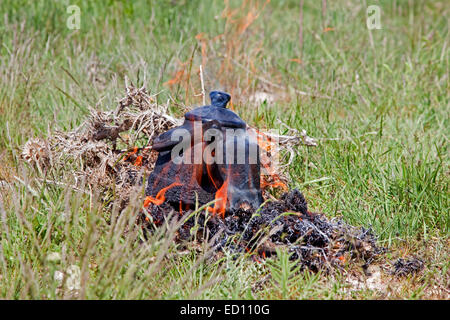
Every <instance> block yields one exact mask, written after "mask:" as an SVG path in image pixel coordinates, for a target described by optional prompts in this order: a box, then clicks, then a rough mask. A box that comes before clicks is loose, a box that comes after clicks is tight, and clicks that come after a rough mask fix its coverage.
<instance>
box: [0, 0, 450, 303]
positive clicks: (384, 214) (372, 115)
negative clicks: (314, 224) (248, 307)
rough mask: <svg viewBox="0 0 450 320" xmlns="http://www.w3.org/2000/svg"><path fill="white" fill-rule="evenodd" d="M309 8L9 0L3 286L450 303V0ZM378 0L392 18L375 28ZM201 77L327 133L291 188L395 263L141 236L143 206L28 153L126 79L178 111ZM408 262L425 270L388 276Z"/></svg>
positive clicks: (293, 4)
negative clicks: (326, 260) (42, 166)
mask: <svg viewBox="0 0 450 320" xmlns="http://www.w3.org/2000/svg"><path fill="white" fill-rule="evenodd" d="M301 2H303V1H289V0H286V1H271V2H268V1H267V2H266V1H264V0H260V1H257V0H254V1H219V0H218V1H202V2H200V1H198V2H197V1H183V0H178V1H177V0H174V1H170V2H168V1H153V2H151V4H148V3H147V2H146V1H134V2H132V3H131V2H130V3H129V2H127V1H97V2H87V1H58V2H52V1H44V0H40V1H26V0H20V1H18V0H15V1H13V0H3V1H1V3H0V16H1V17H2V20H1V22H0V39H1V43H2V46H1V47H0V115H1V116H0V219H1V225H2V227H1V231H0V269H1V270H2V271H1V273H0V297H4V298H44V299H46V298H63V297H79V298H100V299H118V298H130V299H135V298H150V299H153V298H217V299H228V298H268V299H278V298H289V299H330V298H338V299H340V298H344V299H355V298H358V299H378V298H401V299H448V298H449V289H448V288H449V274H448V267H449V252H448V248H449V206H448V199H449V190H448V187H449V179H448V177H449V159H448V133H449V132H448V128H449V121H448V118H449V111H450V108H449V92H450V90H449V20H448V16H449V14H450V6H449V4H448V2H447V1H431V0H430V1H414V0H409V1H406V0H405V1H402V0H397V1H369V0H368V1H356V0H354V1H352V0H345V1H344V0H339V1H322V2H321V1H304V5H303V10H300V3H301ZM324 2H325V3H327V6H326V8H325V7H323V3H324ZM73 4H74V5H77V6H78V7H79V8H80V12H79V13H80V28H79V29H71V28H69V27H71V26H72V24H71V22H73V21H75V22H76V20H73V19H72V18H73V16H72V15H73V14H76V11H69V12H68V11H67V8H68V7H69V6H70V5H73ZM372 4H373V5H377V6H378V8H379V9H380V16H379V17H380V26H381V29H371V30H369V29H368V27H367V24H366V20H367V12H366V9H367V6H369V5H372ZM301 11H302V14H300V12H301ZM301 17H302V18H301ZM68 19H69V21H68ZM68 22H69V23H68ZM300 26H301V27H300ZM200 65H201V66H202V69H201V72H200ZM200 75H202V76H203V78H204V79H203V84H204V87H205V90H206V91H208V90H212V89H223V90H226V91H228V92H230V93H231V95H232V108H233V109H234V110H235V111H236V112H237V113H239V115H240V116H241V117H242V118H243V119H245V120H246V121H247V122H248V123H250V124H252V125H253V126H257V127H259V128H264V129H272V128H273V129H281V130H282V128H283V126H282V124H280V122H279V120H281V121H282V122H284V123H286V124H287V125H288V126H290V127H292V128H295V129H298V130H302V129H304V130H306V132H307V133H308V135H309V136H311V137H314V138H316V139H317V140H318V146H317V147H307V146H300V147H298V148H297V150H296V151H297V155H296V156H295V158H294V160H293V162H292V163H291V165H290V166H289V168H288V172H287V173H288V175H289V181H290V185H289V187H290V188H299V189H300V190H301V191H302V192H303V193H304V195H305V198H306V199H307V200H308V205H309V208H311V209H312V210H313V211H316V212H323V213H324V214H325V215H327V216H328V217H330V218H332V217H342V218H343V219H344V221H346V222H347V223H350V224H352V225H355V226H364V227H372V228H373V230H374V232H375V233H376V234H377V235H378V236H379V241H380V244H383V245H385V246H387V247H389V252H388V253H387V255H386V259H384V260H383V263H381V262H380V265H375V266H374V270H370V271H369V272H368V273H367V274H364V273H363V271H362V269H361V266H355V265H351V264H349V266H348V267H347V268H346V269H344V270H343V271H339V272H335V273H332V274H325V273H323V272H319V273H310V272H298V271H297V270H295V267H294V266H293V265H290V264H289V263H288V262H287V261H288V260H287V259H286V253H283V252H280V253H279V255H278V257H277V258H273V259H268V260H267V261H263V262H260V263H257V262H255V261H253V259H249V258H248V257H242V258H240V259H237V260H234V259H231V258H230V257H228V256H227V255H224V256H223V258H222V259H221V260H219V261H217V260H214V261H213V262H211V261H210V260H208V259H209V257H208V255H207V254H205V250H204V249H202V245H201V244H199V245H192V246H191V247H190V248H188V249H187V250H185V251H183V252H181V253H180V252H179V250H177V248H176V245H175V244H174V243H173V241H172V238H171V233H170V232H165V233H164V232H161V233H157V234H155V235H154V236H153V237H152V239H151V241H139V240H140V239H141V238H142V233H141V232H140V230H139V229H138V228H136V227H134V225H135V224H134V218H133V214H134V212H136V210H137V209H136V207H137V206H138V205H139V203H140V202H139V199H137V200H136V201H135V202H136V204H135V205H134V206H130V208H129V210H127V211H126V212H125V213H123V214H122V215H120V217H119V218H117V214H116V212H115V211H114V210H112V211H111V210H110V211H108V210H106V209H105V207H104V204H103V203H101V202H99V201H98V194H97V193H96V190H92V189H88V188H86V189H80V188H78V187H77V188H72V186H74V184H75V182H74V181H71V180H70V179H71V175H70V172H71V171H72V170H74V168H78V167H80V166H82V165H83V164H82V163H79V162H73V163H67V166H66V168H64V169H61V170H56V171H55V170H53V171H49V172H47V171H46V172H42V171H39V170H36V169H33V168H32V167H31V166H29V165H28V164H26V163H25V161H23V159H22V158H21V156H20V153H21V151H22V150H21V147H22V146H23V145H24V143H25V142H26V141H28V140H29V139H30V138H32V137H46V136H48V135H49V134H51V133H52V132H54V131H55V130H63V131H68V130H71V129H74V128H75V127H77V126H78V125H79V124H80V123H81V122H82V121H83V120H84V119H85V118H86V116H87V114H88V112H89V109H90V108H94V109H95V108H97V109H114V108H115V106H116V103H117V99H118V98H120V97H122V96H123V95H124V90H125V89H124V88H125V82H126V81H128V82H129V83H133V84H135V85H136V86H145V87H146V88H147V89H148V90H149V91H150V93H152V94H156V93H158V95H157V96H155V99H156V100H157V101H158V102H160V103H166V102H167V101H169V104H170V105H171V106H172V112H174V114H175V115H178V116H179V115H181V113H182V111H183V109H184V106H191V105H201V104H202V81H201V79H200ZM48 181H53V183H49V182H48ZM55 181H56V182H58V183H54V182H55ZM412 256H415V257H418V258H420V259H422V260H423V261H424V265H425V266H424V269H423V270H422V271H420V272H419V273H417V274H412V275H407V276H405V277H396V276H392V275H389V274H388V273H386V272H384V267H385V266H384V264H386V263H387V264H389V262H394V260H395V259H397V258H399V257H400V258H401V257H412ZM61 282H63V283H61Z"/></svg>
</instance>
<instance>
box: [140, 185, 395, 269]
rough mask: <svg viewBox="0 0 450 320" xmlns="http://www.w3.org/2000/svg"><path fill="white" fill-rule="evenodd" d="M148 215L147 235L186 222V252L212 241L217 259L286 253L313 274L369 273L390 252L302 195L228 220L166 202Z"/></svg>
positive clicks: (181, 234) (230, 214)
mask: <svg viewBox="0 0 450 320" xmlns="http://www.w3.org/2000/svg"><path fill="white" fill-rule="evenodd" d="M146 210H147V214H148V215H150V216H151V219H150V221H149V219H145V216H146V215H142V219H141V222H142V223H143V225H144V227H145V230H148V231H149V232H152V230H155V228H157V227H159V226H161V225H163V224H164V223H165V222H167V221H168V220H169V219H183V217H184V219H185V220H186V221H184V223H183V224H182V225H181V227H180V228H179V229H178V230H177V234H176V241H177V242H179V243H180V245H181V247H182V248H189V245H190V243H192V241H193V240H194V239H195V240H197V241H208V242H209V243H210V244H211V246H212V248H213V251H214V252H216V253H217V254H218V255H220V254H221V253H223V252H224V251H228V252H231V253H232V254H235V255H240V254H244V253H250V254H252V255H251V256H252V257H253V258H254V259H256V260H258V259H264V258H266V257H270V256H272V255H274V254H275V253H276V249H277V248H283V249H285V250H287V251H288V252H289V253H291V255H290V259H291V260H296V261H298V263H299V264H300V266H301V268H302V269H305V268H307V269H309V270H311V271H318V270H325V271H332V270H333V269H334V268H341V267H343V266H344V265H346V264H347V263H358V264H360V265H361V266H362V267H363V268H366V267H368V266H369V265H370V264H371V263H372V262H373V261H375V259H376V258H377V257H379V256H381V255H382V254H383V253H385V252H386V250H387V249H386V248H384V247H381V246H378V245H377V237H376V235H375V234H374V233H373V232H372V230H371V229H366V228H364V227H360V228H358V227H354V226H351V225H349V224H347V223H345V222H344V221H342V220H341V219H328V218H327V217H326V216H325V215H323V214H319V213H312V212H310V211H308V208H307V203H306V200H305V198H304V196H303V194H302V193H301V192H300V191H298V190H296V189H295V190H292V191H290V192H287V193H285V194H283V195H282V196H281V197H280V199H279V200H276V201H270V202H265V203H264V204H263V205H262V206H261V208H260V209H259V210H258V211H256V212H251V211H246V210H242V209H238V210H232V211H227V212H226V214H225V218H221V217H218V216H213V215H211V214H205V212H204V211H203V212H197V213H196V214H194V215H192V213H193V211H192V210H186V211H182V212H180V211H179V208H178V207H177V205H176V204H175V203H173V204H171V203H168V202H165V203H163V204H161V205H159V206H157V205H154V204H151V205H150V206H149V207H147V208H146ZM148 215H147V217H148ZM186 215H191V217H189V218H186V217H188V216H186Z"/></svg>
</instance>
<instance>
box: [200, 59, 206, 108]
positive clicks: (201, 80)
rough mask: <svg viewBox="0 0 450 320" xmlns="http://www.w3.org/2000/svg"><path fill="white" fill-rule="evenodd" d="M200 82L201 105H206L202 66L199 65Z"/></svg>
mask: <svg viewBox="0 0 450 320" xmlns="http://www.w3.org/2000/svg"><path fill="white" fill-rule="evenodd" d="M200 82H201V83H202V97H203V105H206V94H205V83H204V82H203V67H202V65H200Z"/></svg>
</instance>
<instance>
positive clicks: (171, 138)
mask: <svg viewBox="0 0 450 320" xmlns="http://www.w3.org/2000/svg"><path fill="white" fill-rule="evenodd" d="M210 97H211V105H209V106H203V107H200V108H197V109H194V110H192V111H190V112H188V113H186V115H185V121H184V123H183V125H181V126H179V127H176V128H173V129H171V130H169V131H167V132H165V133H163V134H161V135H160V136H159V137H157V138H156V139H155V141H154V144H153V149H154V150H156V151H158V152H159V156H158V159H157V161H156V164H155V168H154V171H153V172H152V174H151V175H150V177H149V181H148V186H147V190H146V194H147V195H148V196H147V198H146V200H145V202H146V203H145V204H147V205H148V204H149V203H153V204H156V205H160V204H161V203H162V202H164V201H165V202H167V203H169V204H170V205H172V206H173V207H174V208H177V209H179V210H180V211H182V210H187V209H193V208H195V206H196V204H200V205H204V204H206V203H209V202H213V201H214V202H213V203H212V205H211V206H210V207H209V211H210V212H212V213H213V214H218V215H220V216H221V217H224V216H225V212H226V211H227V210H237V209H243V210H247V211H248V210H252V211H255V210H256V209H258V208H259V206H260V205H261V204H262V202H263V197H262V193H261V188H260V177H261V170H260V168H261V165H263V168H265V167H268V166H269V164H265V163H264V164H262V163H261V160H260V159H261V157H260V147H259V145H258V133H257V132H256V130H254V129H251V128H249V127H248V126H247V125H246V123H245V122H244V121H243V120H242V119H241V118H240V117H239V116H238V115H236V114H235V113H234V112H233V111H231V110H229V109H227V108H226V105H227V103H228V102H229V100H230V95H228V94H227V93H224V92H219V91H213V92H211V93H210Z"/></svg>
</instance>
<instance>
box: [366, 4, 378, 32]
mask: <svg viewBox="0 0 450 320" xmlns="http://www.w3.org/2000/svg"><path fill="white" fill-rule="evenodd" d="M366 14H367V20H366V24H367V29H369V30H373V29H381V9H380V7H379V6H377V5H370V6H368V7H367V10H366Z"/></svg>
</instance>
